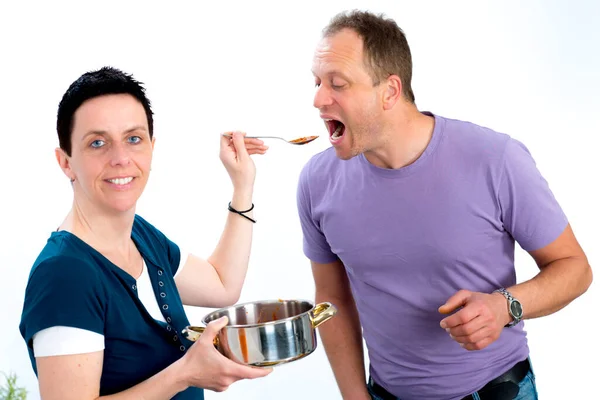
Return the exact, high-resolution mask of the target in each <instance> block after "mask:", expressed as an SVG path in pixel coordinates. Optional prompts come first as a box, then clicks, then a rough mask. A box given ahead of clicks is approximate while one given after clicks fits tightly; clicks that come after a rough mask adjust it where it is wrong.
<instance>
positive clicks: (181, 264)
mask: <svg viewBox="0 0 600 400" xmlns="http://www.w3.org/2000/svg"><path fill="white" fill-rule="evenodd" d="M179 253H180V254H181V257H179V267H177V272H175V275H173V279H175V278H176V277H177V275H179V273H180V272H181V270H182V269H183V267H184V265H185V263H186V262H187V259H188V256H189V255H190V253H188V252H184V251H182V250H179Z"/></svg>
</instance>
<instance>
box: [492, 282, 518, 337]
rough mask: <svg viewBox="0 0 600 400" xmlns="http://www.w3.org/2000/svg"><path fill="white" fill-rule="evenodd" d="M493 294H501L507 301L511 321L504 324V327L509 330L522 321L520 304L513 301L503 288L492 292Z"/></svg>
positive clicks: (515, 300)
mask: <svg viewBox="0 0 600 400" xmlns="http://www.w3.org/2000/svg"><path fill="white" fill-rule="evenodd" d="M495 292H498V293H501V294H502V295H503V296H504V297H506V300H507V301H508V313H509V314H510V316H511V318H512V321H511V322H509V323H508V324H506V325H505V327H507V328H510V327H511V326H515V325H516V324H518V323H519V322H521V320H522V319H523V306H522V305H521V302H520V301H519V300H517V299H515V298H514V297H513V296H512V294H510V292H509V291H508V290H506V289H504V288H500V289H497V290H494V293H495Z"/></svg>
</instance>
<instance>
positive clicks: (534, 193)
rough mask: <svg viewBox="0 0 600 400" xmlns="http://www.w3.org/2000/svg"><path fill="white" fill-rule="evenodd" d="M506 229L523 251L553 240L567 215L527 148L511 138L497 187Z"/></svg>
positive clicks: (559, 232)
mask: <svg viewBox="0 0 600 400" xmlns="http://www.w3.org/2000/svg"><path fill="white" fill-rule="evenodd" d="M498 201H499V203H500V208H501V213H502V221H503V224H504V227H505V229H506V230H507V231H508V232H509V233H510V234H511V235H512V237H513V238H514V239H515V240H516V241H517V243H519V245H520V246H521V247H522V248H523V250H525V251H533V250H537V249H541V248H542V247H545V246H546V245H548V244H550V243H552V242H553V241H554V240H555V239H556V238H558V236H559V235H560V234H561V233H562V232H563V231H564V230H565V228H566V227H567V224H568V220H567V217H566V215H565V214H564V212H563V210H562V208H561V207H560V205H559V204H558V201H557V200H556V198H555V197H554V194H553V193H552V191H551V190H550V187H549V185H548V182H547V181H546V180H545V179H544V177H543V176H542V174H541V173H540V171H539V170H538V168H537V166H536V163H535V161H534V159H533V157H532V156H531V154H530V152H529V150H528V149H527V148H526V147H525V145H523V144H522V143H521V142H519V141H517V140H514V139H510V140H509V141H508V143H507V147H506V150H505V154H504V163H503V170H502V178H501V180H500V185H499V188H498Z"/></svg>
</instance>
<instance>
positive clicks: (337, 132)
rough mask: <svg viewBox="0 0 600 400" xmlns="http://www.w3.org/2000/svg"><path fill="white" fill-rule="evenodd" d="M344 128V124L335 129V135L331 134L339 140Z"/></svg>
mask: <svg viewBox="0 0 600 400" xmlns="http://www.w3.org/2000/svg"><path fill="white" fill-rule="evenodd" d="M342 126H343V125H342V124H339V125H338V126H337V128H335V131H333V133H332V134H331V137H332V138H334V139H337V138H339V137H341V136H342V135H340V132H341V131H342Z"/></svg>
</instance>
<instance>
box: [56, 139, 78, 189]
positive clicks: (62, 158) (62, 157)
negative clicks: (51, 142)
mask: <svg viewBox="0 0 600 400" xmlns="http://www.w3.org/2000/svg"><path fill="white" fill-rule="evenodd" d="M54 155H55V156H56V161H58V166H59V167H60V169H62V171H63V173H64V174H65V175H66V176H67V178H69V179H70V180H71V182H73V181H74V180H75V174H74V173H73V171H72V170H71V158H70V157H69V156H68V155H67V153H65V151H64V150H63V149H61V148H60V147H57V148H56V149H54Z"/></svg>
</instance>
